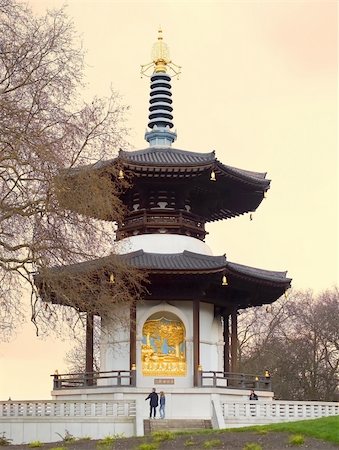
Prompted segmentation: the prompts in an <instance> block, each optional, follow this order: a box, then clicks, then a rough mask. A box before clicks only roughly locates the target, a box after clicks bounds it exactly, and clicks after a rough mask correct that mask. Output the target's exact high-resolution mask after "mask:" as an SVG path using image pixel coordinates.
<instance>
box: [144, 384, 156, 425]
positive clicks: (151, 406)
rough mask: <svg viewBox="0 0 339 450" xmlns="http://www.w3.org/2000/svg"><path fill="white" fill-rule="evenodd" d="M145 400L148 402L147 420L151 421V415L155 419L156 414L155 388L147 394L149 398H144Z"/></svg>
mask: <svg viewBox="0 0 339 450" xmlns="http://www.w3.org/2000/svg"><path fill="white" fill-rule="evenodd" d="M146 400H149V418H150V419H152V413H153V417H154V419H155V416H156V414H157V406H158V403H159V396H158V394H157V393H156V392H155V388H153V389H152V392H151V393H150V394H149V396H148V397H146V398H145V401H146Z"/></svg>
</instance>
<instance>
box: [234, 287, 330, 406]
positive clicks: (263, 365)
mask: <svg viewBox="0 0 339 450" xmlns="http://www.w3.org/2000/svg"><path fill="white" fill-rule="evenodd" d="M338 323H339V293H338V290H337V289H336V288H334V289H332V290H328V291H325V292H323V293H321V294H319V295H314V294H313V293H312V291H304V292H302V291H295V292H293V291H292V292H290V293H289V295H288V298H286V299H285V298H282V299H279V300H278V302H276V303H275V304H274V305H272V307H261V308H256V310H254V311H250V312H244V313H243V314H242V319H241V321H240V327H239V328H240V330H241V331H240V353H241V361H240V363H241V367H242V370H244V371H247V372H248V371H250V372H253V373H262V372H263V370H265V369H269V371H270V372H271V376H272V380H273V383H274V391H275V393H276V396H277V397H279V398H285V399H293V398H297V399H304V400H333V399H334V398H335V394H336V392H337V389H338V381H339V351H338V347H339V331H338V325H337V324H338ZM249 335H250V338H249V339H245V338H246V336H249Z"/></svg>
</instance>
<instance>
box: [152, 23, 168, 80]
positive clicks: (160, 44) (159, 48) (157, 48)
mask: <svg viewBox="0 0 339 450" xmlns="http://www.w3.org/2000/svg"><path fill="white" fill-rule="evenodd" d="M152 60H153V63H154V65H155V69H154V72H155V73H159V72H166V71H167V69H166V66H167V64H168V63H170V62H171V60H170V54H169V49H168V45H167V44H166V43H165V42H164V40H163V37H162V29H161V28H159V30H158V40H157V42H156V43H155V44H153V48H152Z"/></svg>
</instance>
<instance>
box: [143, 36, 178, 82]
mask: <svg viewBox="0 0 339 450" xmlns="http://www.w3.org/2000/svg"><path fill="white" fill-rule="evenodd" d="M151 68H152V69H153V73H166V72H167V69H168V68H169V69H171V71H172V72H173V74H172V76H174V75H179V74H180V69H181V67H180V66H177V65H176V64H174V63H173V62H172V61H171V59H170V54H169V49H168V45H167V44H166V43H165V42H164V40H163V37H162V29H161V28H159V30H158V39H157V41H156V42H155V44H153V48H152V62H150V63H148V64H144V65H142V66H141V75H146V76H151V75H149V74H148V73H147V72H148V70H149V69H151Z"/></svg>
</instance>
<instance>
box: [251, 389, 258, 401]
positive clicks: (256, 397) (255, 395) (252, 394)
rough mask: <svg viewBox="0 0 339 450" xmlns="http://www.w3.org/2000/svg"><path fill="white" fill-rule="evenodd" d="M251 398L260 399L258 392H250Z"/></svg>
mask: <svg viewBox="0 0 339 450" xmlns="http://www.w3.org/2000/svg"><path fill="white" fill-rule="evenodd" d="M249 399H250V400H258V396H257V394H256V393H255V392H254V391H253V390H252V391H251V393H250V397H249Z"/></svg>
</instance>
